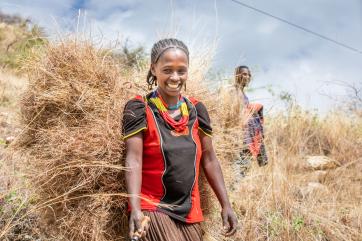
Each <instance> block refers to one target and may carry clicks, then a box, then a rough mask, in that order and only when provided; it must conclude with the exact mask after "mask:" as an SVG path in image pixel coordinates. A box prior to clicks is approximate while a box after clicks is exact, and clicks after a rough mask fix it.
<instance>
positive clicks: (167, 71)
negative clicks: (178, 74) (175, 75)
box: [163, 69, 172, 74]
mask: <svg viewBox="0 0 362 241" xmlns="http://www.w3.org/2000/svg"><path fill="white" fill-rule="evenodd" d="M163 72H164V73H165V74H171V73H172V70H170V69H164V70H163Z"/></svg>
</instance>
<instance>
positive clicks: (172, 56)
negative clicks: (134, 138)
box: [158, 48, 188, 63]
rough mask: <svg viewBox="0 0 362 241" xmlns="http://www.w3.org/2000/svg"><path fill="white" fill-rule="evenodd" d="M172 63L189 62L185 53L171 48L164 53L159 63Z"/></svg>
mask: <svg viewBox="0 0 362 241" xmlns="http://www.w3.org/2000/svg"><path fill="white" fill-rule="evenodd" d="M171 61H184V62H186V63H187V62H188V58H187V55H186V53H185V52H184V51H182V50H181V49H178V48H170V49H167V50H166V51H165V52H163V53H162V54H161V56H160V58H159V60H158V62H161V63H166V62H171Z"/></svg>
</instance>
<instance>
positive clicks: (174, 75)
mask: <svg viewBox="0 0 362 241" xmlns="http://www.w3.org/2000/svg"><path fill="white" fill-rule="evenodd" d="M170 79H171V80H175V81H177V80H179V79H180V76H179V74H178V73H177V72H176V71H175V72H173V73H172V74H171V77H170Z"/></svg>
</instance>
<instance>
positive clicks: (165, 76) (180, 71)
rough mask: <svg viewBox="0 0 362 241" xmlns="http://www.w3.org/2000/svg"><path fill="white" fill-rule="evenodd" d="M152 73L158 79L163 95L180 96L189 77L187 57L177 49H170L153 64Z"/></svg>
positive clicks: (159, 88)
mask: <svg viewBox="0 0 362 241" xmlns="http://www.w3.org/2000/svg"><path fill="white" fill-rule="evenodd" d="M151 72H152V74H153V75H155V76H156V78H157V85H158V90H159V91H160V92H161V95H163V96H164V97H167V96H179V95H180V93H181V89H182V86H183V85H184V84H185V82H186V80H187V77H188V59H187V55H186V54H185V53H184V52H183V51H182V50H180V49H177V48H171V49H168V50H166V51H165V52H164V53H163V54H162V55H161V56H160V58H159V59H158V61H157V63H156V64H152V66H151Z"/></svg>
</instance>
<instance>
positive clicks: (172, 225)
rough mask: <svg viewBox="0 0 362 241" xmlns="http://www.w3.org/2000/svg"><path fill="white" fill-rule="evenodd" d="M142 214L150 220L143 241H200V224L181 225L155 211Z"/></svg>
mask: <svg viewBox="0 0 362 241" xmlns="http://www.w3.org/2000/svg"><path fill="white" fill-rule="evenodd" d="M143 213H144V215H146V216H148V217H150V219H151V222H150V228H149V229H148V232H147V233H146V237H145V238H143V239H142V240H143V241H202V230H201V225H200V223H193V224H187V223H183V222H180V221H177V220H174V219H172V218H170V217H169V216H168V215H166V214H164V213H161V212H156V211H155V212H148V211H144V212H143Z"/></svg>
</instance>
